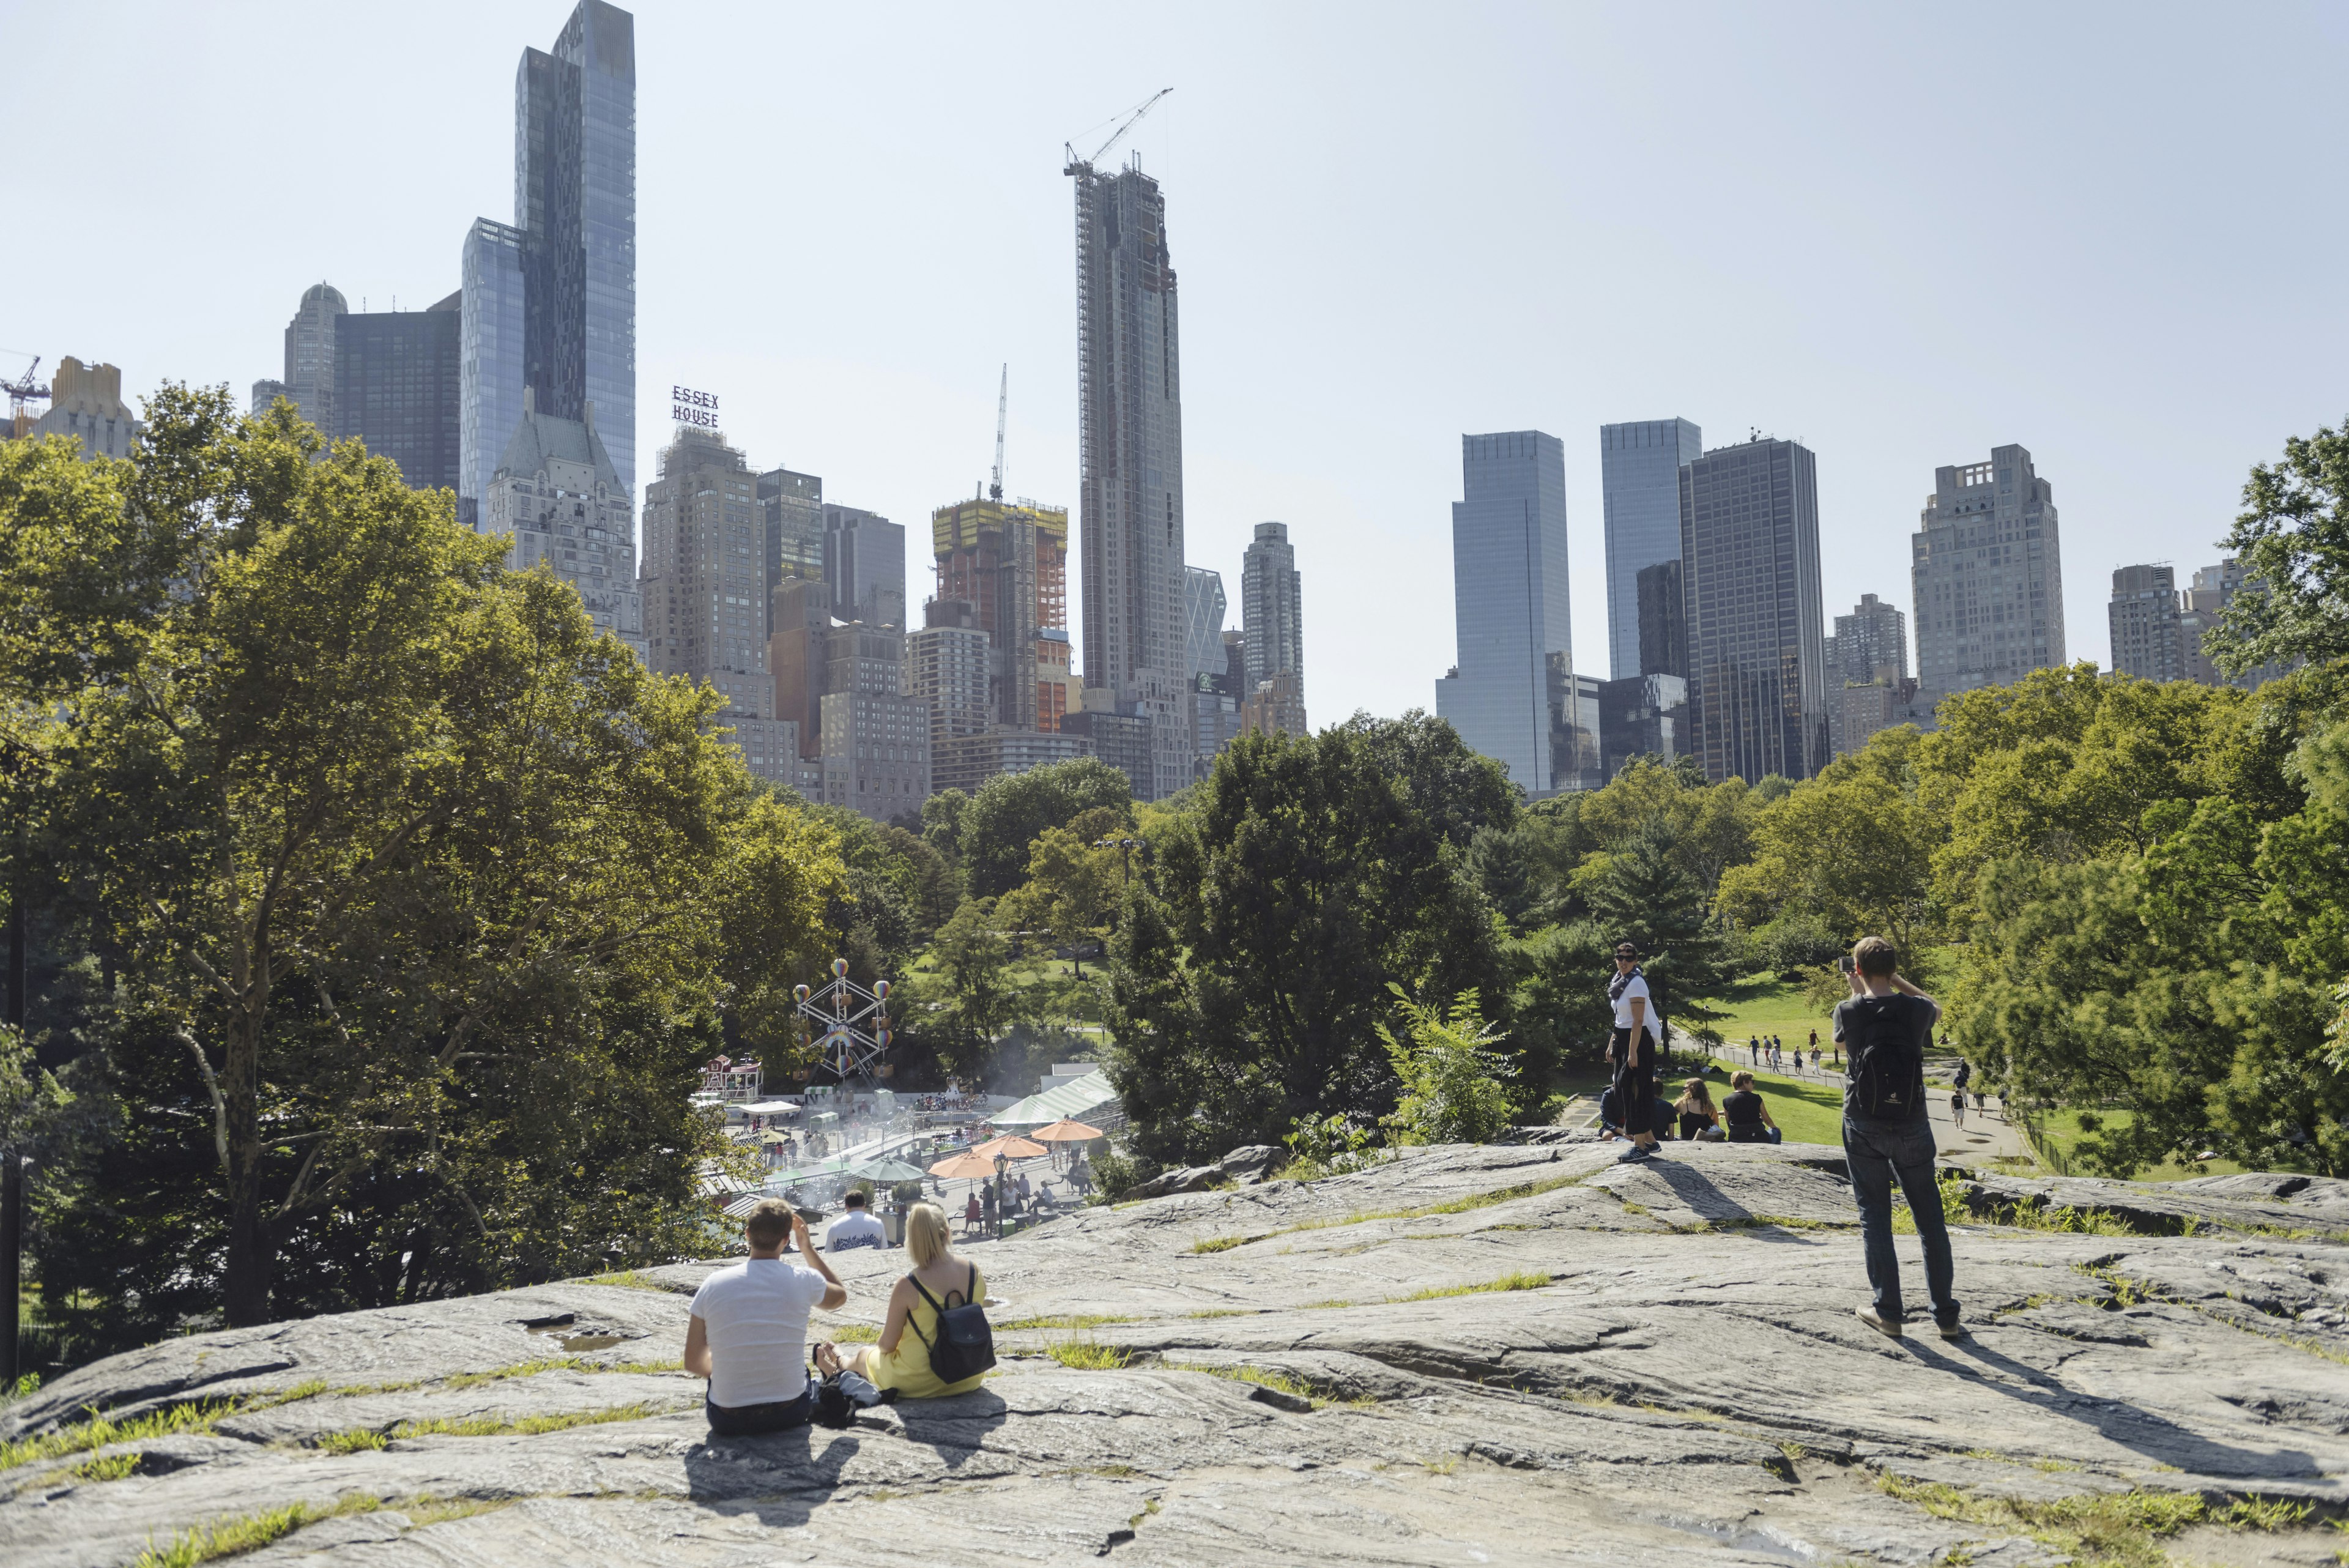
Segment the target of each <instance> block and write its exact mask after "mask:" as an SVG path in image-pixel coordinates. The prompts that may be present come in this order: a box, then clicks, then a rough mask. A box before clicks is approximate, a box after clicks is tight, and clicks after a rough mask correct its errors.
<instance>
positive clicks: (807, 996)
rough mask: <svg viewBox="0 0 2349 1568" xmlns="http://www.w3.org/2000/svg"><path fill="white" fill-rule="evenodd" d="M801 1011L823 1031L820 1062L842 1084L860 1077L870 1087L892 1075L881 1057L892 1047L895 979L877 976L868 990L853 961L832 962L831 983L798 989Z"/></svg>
mask: <svg viewBox="0 0 2349 1568" xmlns="http://www.w3.org/2000/svg"><path fill="white" fill-rule="evenodd" d="M792 998H793V999H794V1000H795V1001H796V1002H798V1004H799V1012H800V1015H801V1016H802V1017H803V1018H806V1019H808V1020H810V1021H811V1026H812V1030H813V1031H818V1032H820V1033H817V1038H816V1042H815V1048H816V1052H817V1057H816V1062H815V1064H814V1065H815V1066H816V1067H817V1068H819V1069H821V1070H823V1071H825V1072H829V1073H830V1074H831V1075H833V1077H834V1078H836V1079H838V1080H839V1081H840V1082H841V1083H843V1084H845V1083H847V1082H849V1081H850V1080H851V1079H852V1078H854V1080H855V1081H857V1082H858V1083H861V1084H863V1085H864V1086H865V1087H867V1088H874V1087H877V1086H878V1080H879V1079H882V1078H885V1077H887V1076H889V1075H890V1069H889V1068H888V1067H887V1066H886V1065H885V1064H883V1062H882V1060H881V1058H882V1057H883V1056H884V1055H885V1054H887V1052H888V1049H889V1035H890V1030H889V1013H888V1005H889V982H888V981H885V980H876V981H874V982H873V989H872V990H870V991H867V990H865V989H864V987H863V986H861V985H859V984H857V983H856V982H855V981H853V980H851V979H849V978H848V961H847V960H846V959H841V958H836V959H834V960H833V961H832V981H831V983H830V984H828V985H825V986H823V987H821V988H819V989H816V990H813V991H811V990H810V989H809V988H808V987H806V986H804V985H801V986H794V987H792Z"/></svg>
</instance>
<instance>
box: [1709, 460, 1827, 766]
mask: <svg viewBox="0 0 2349 1568" xmlns="http://www.w3.org/2000/svg"><path fill="white" fill-rule="evenodd" d="M1681 586H1682V598H1683V600H1684V603H1685V606H1686V608H1685V612H1684V613H1685V615H1686V617H1687V620H1688V628H1689V669H1688V686H1689V717H1690V720H1691V722H1692V730H1693V734H1692V737H1691V744H1690V747H1689V750H1690V751H1691V752H1692V753H1694V754H1695V756H1696V757H1697V759H1698V761H1700V762H1702V763H1703V764H1704V771H1705V776H1706V777H1707V778H1710V779H1712V780H1713V781H1715V782H1716V783H1718V782H1719V781H1720V780H1723V779H1725V778H1729V777H1732V776H1734V777H1738V778H1742V779H1744V780H1745V781H1746V782H1747V783H1749V784H1750V783H1752V782H1754V780H1756V779H1760V778H1763V777H1765V776H1767V775H1768V774H1783V775H1784V776H1785V777H1787V778H1792V779H1801V778H1808V777H1809V776H1810V775H1811V774H1815V773H1816V772H1817V771H1818V770H1819V769H1820V768H1822V767H1824V766H1826V762H1827V758H1828V754H1829V753H1828V745H1829V735H1828V725H1827V679H1826V647H1825V637H1824V632H1825V628H1824V626H1823V625H1822V624H1821V623H1822V620H1823V612H1822V609H1821V606H1820V597H1819V511H1818V469H1817V463H1816V459H1815V458H1814V457H1813V456H1812V454H1811V452H1810V450H1809V449H1808V448H1806V447H1804V446H1802V445H1800V444H1798V443H1797V442H1795V441H1776V440H1769V439H1764V438H1760V437H1757V438H1755V439H1754V440H1753V441H1745V442H1744V443H1742V444H1740V445H1737V446H1725V447H1716V448H1715V449H1714V450H1713V451H1712V452H1706V453H1704V454H1703V455H1702V457H1699V458H1698V459H1697V460H1696V461H1695V462H1692V463H1690V464H1688V465H1687V466H1686V467H1684V468H1682V470H1681Z"/></svg>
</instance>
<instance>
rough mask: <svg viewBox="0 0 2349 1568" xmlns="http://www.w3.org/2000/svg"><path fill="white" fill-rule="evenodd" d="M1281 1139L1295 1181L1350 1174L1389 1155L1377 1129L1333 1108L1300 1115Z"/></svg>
mask: <svg viewBox="0 0 2349 1568" xmlns="http://www.w3.org/2000/svg"><path fill="white" fill-rule="evenodd" d="M1381 1027H1384V1026H1383V1025H1381ZM1280 1141H1281V1142H1283V1143H1285V1144H1287V1145H1288V1150H1289V1156H1290V1158H1289V1163H1288V1168H1286V1169H1285V1170H1284V1171H1283V1172H1282V1174H1283V1175H1285V1176H1287V1177H1288V1179H1290V1180H1292V1181H1319V1180H1320V1179H1323V1178H1324V1177H1330V1176H1346V1175H1350V1174H1351V1173H1352V1172H1354V1171H1357V1170H1367V1169H1368V1168H1371V1166H1373V1165H1376V1164H1377V1163H1378V1162H1379V1161H1380V1160H1381V1159H1384V1158H1386V1151H1385V1148H1384V1147H1382V1146H1381V1143H1380V1141H1379V1136H1378V1133H1377V1131H1376V1130H1375V1129H1374V1128H1371V1127H1363V1126H1362V1125H1361V1124H1360V1123H1359V1122H1357V1121H1355V1120H1354V1119H1353V1118H1352V1117H1351V1116H1348V1115H1347V1114H1346V1113H1345V1112H1343V1111H1332V1112H1331V1113H1330V1115H1328V1116H1300V1117H1299V1118H1298V1119H1297V1121H1296V1123H1295V1124H1294V1125H1293V1126H1291V1127H1290V1128H1289V1130H1288V1132H1287V1133H1286V1134H1284V1135H1283V1136H1282V1137H1281V1140H1280Z"/></svg>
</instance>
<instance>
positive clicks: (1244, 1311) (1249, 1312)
mask: <svg viewBox="0 0 2349 1568" xmlns="http://www.w3.org/2000/svg"><path fill="white" fill-rule="evenodd" d="M1256 1314H1257V1309H1256V1308H1255V1307H1209V1308H1207V1309H1206V1311H1204V1312H1186V1313H1185V1314H1183V1315H1184V1316H1185V1317H1254V1316H1255V1315H1256Z"/></svg>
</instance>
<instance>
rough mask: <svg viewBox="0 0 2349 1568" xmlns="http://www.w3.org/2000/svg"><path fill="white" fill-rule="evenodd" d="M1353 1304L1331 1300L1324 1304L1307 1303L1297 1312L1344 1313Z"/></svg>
mask: <svg viewBox="0 0 2349 1568" xmlns="http://www.w3.org/2000/svg"><path fill="white" fill-rule="evenodd" d="M1353 1304H1354V1303H1352V1302H1350V1301H1343V1300H1334V1299H1333V1300H1330V1301H1326V1302H1307V1303H1305V1304H1304V1305H1303V1306H1301V1307H1299V1308H1298V1309H1297V1310H1298V1311H1299V1312H1344V1311H1345V1310H1346V1309H1347V1308H1348V1307H1350V1306H1352V1305H1353Z"/></svg>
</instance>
